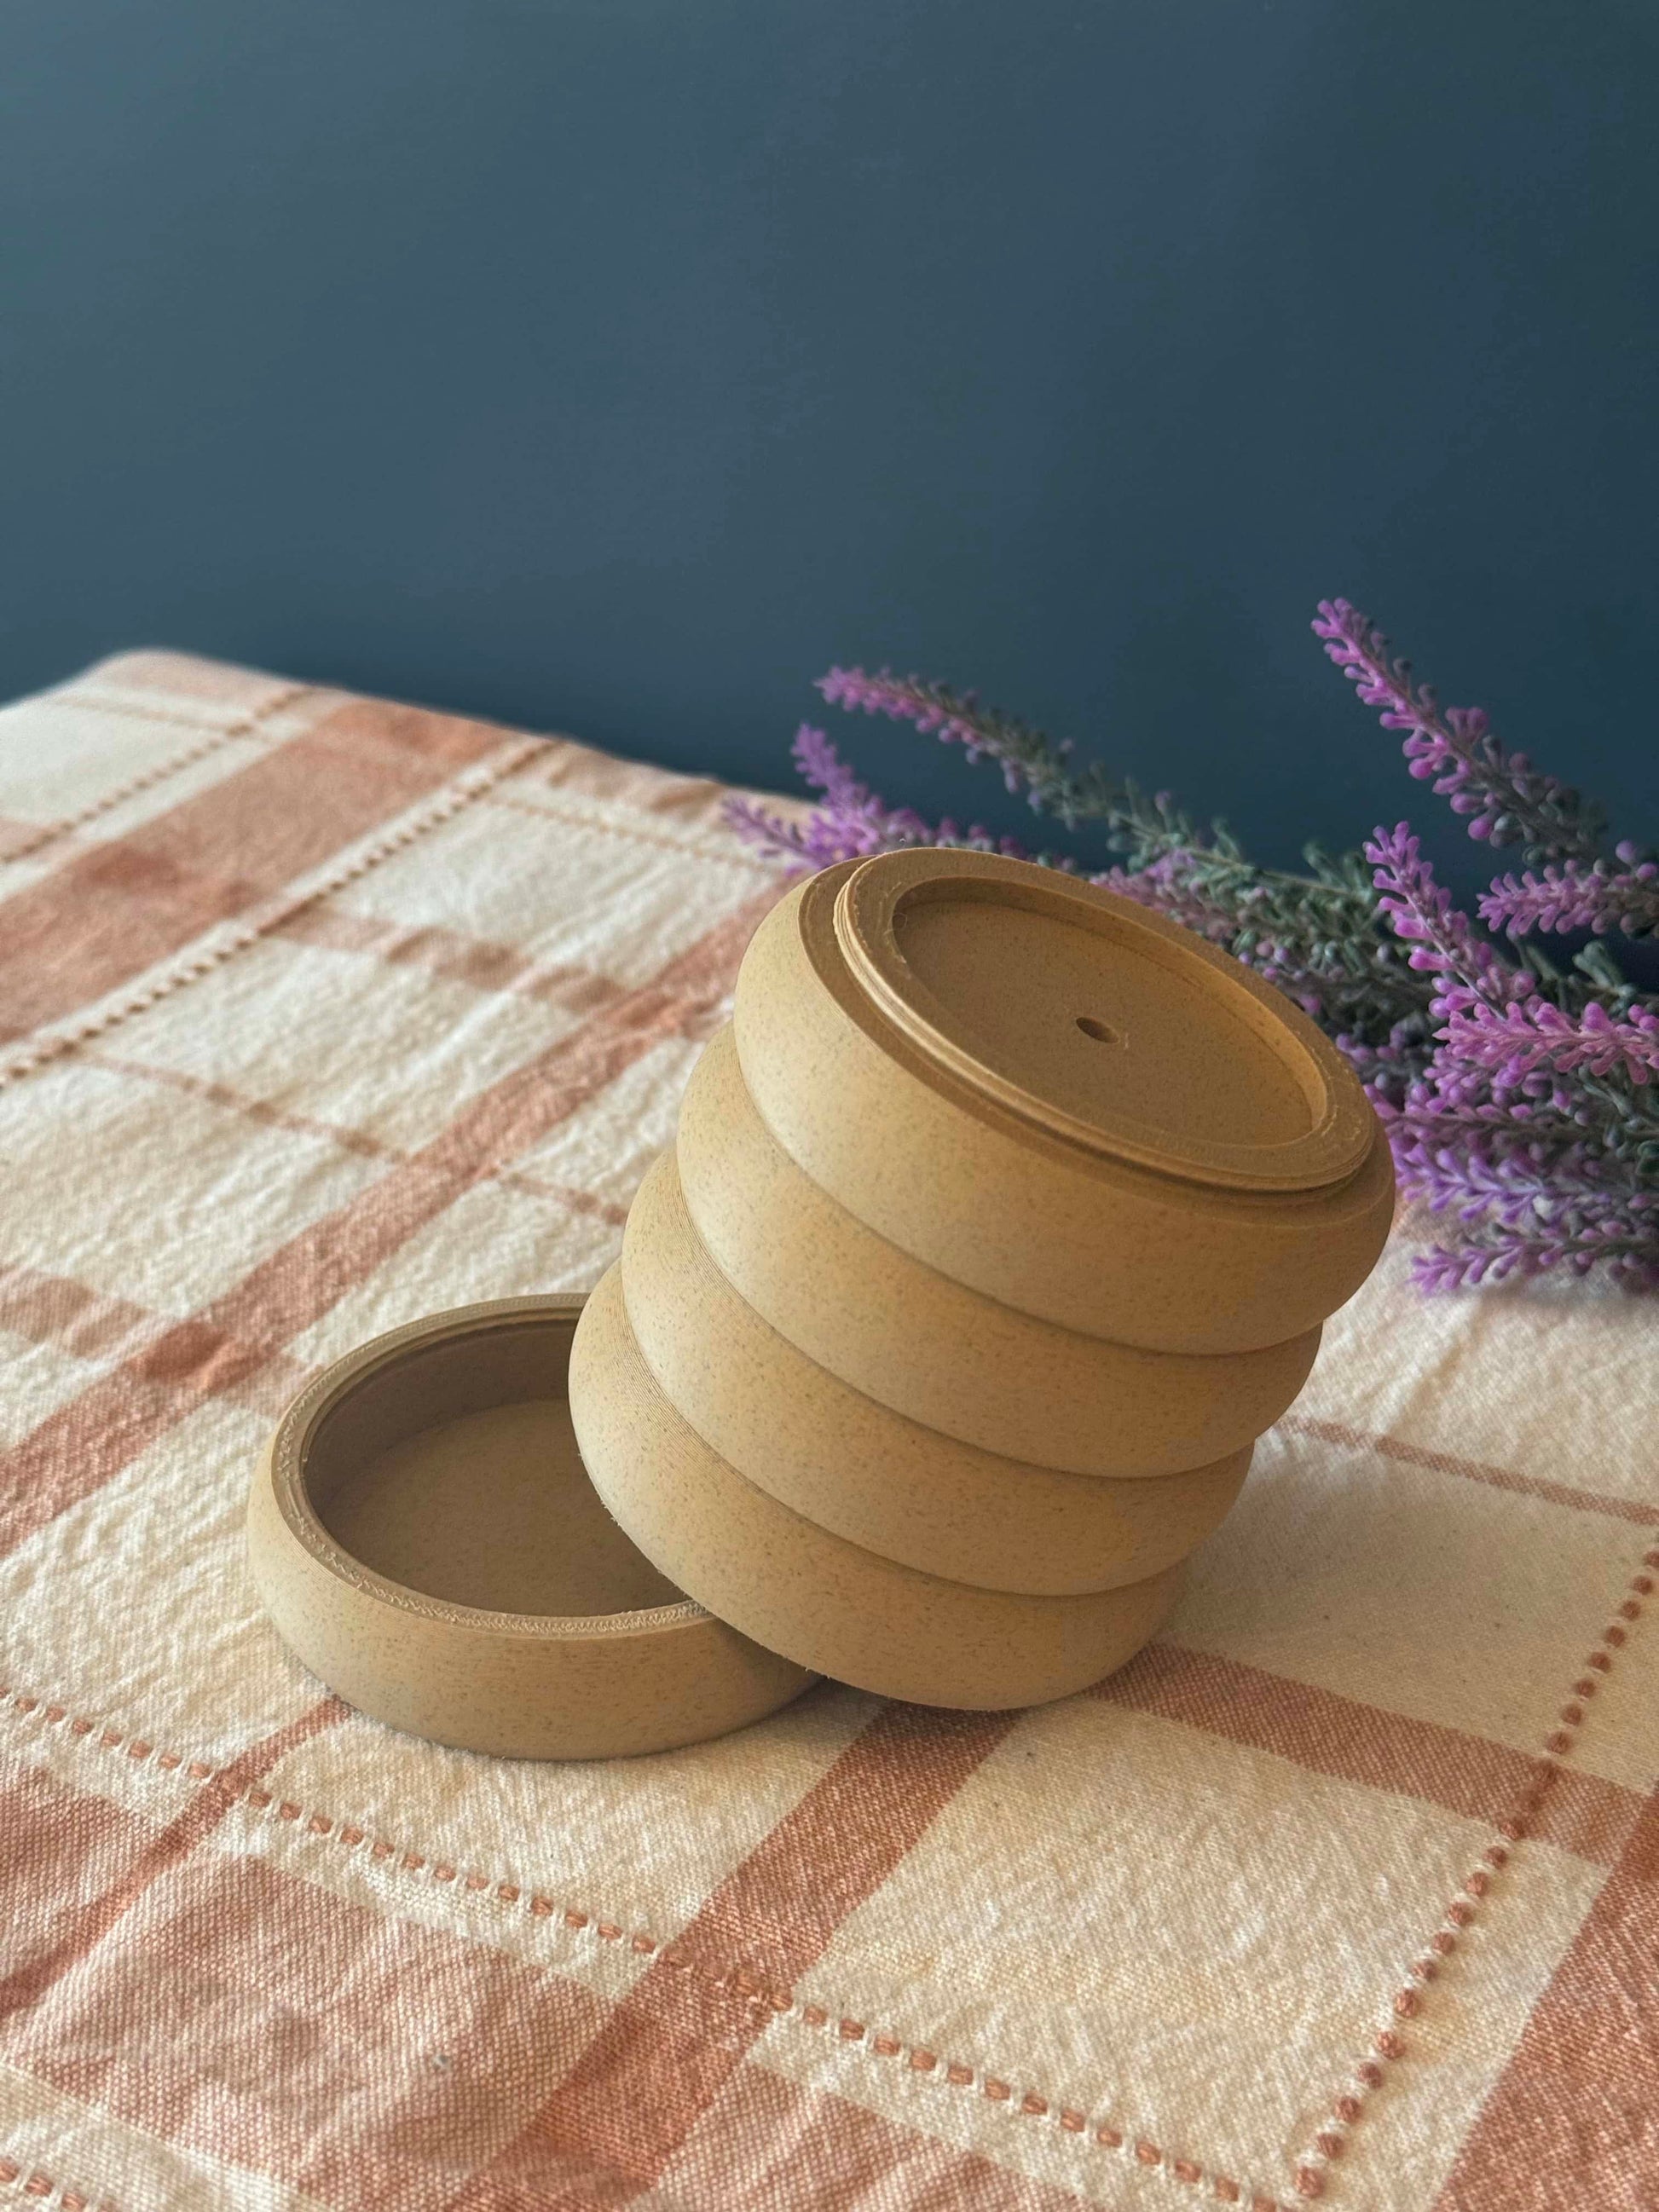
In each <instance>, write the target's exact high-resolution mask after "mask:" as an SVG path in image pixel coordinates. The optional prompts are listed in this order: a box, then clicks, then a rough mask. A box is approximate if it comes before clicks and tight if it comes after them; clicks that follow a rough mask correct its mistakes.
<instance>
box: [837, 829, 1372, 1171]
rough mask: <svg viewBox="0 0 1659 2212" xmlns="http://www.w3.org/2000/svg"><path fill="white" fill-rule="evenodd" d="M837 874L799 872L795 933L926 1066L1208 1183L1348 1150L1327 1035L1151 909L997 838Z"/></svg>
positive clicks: (1331, 1162)
mask: <svg viewBox="0 0 1659 2212" xmlns="http://www.w3.org/2000/svg"><path fill="white" fill-rule="evenodd" d="M836 877H837V878H839V880H838V882H836V883H829V882H827V881H826V882H824V883H823V887H822V889H819V888H818V886H817V885H812V884H809V885H808V887H807V893H808V895H807V896H806V898H805V901H804V902H803V905H802V908H801V927H802V928H803V930H804V932H805V934H806V937H807V939H808V943H809V946H810V947H811V949H812V950H813V951H815V953H816V954H817V956H818V957H819V958H820V959H825V958H827V959H829V960H831V961H833V962H837V963H839V964H841V965H842V969H843V970H844V972H845V973H846V974H847V975H848V977H849V979H850V980H851V981H852V982H853V983H854V985H855V986H856V987H857V988H858V990H859V991H860V993H861V994H862V995H863V996H864V997H865V998H866V1000H867V1001H868V1003H869V1005H870V1006H871V1008H872V1012H874V1014H875V1015H876V1017H877V1018H878V1023H879V1024H884V1025H885V1026H886V1027H887V1028H888V1030H890V1032H892V1033H895V1034H896V1037H897V1038H898V1039H901V1040H902V1042H903V1044H904V1045H906V1046H908V1048H909V1050H908V1052H906V1053H905V1054H903V1056H904V1057H905V1059H906V1060H907V1061H908V1063H909V1064H911V1065H912V1066H914V1067H915V1070H916V1072H917V1073H919V1074H921V1075H922V1076H923V1077H924V1078H925V1077H926V1076H927V1074H928V1073H929V1072H930V1071H931V1072H933V1073H935V1074H936V1075H937V1076H938V1077H939V1078H940V1079H943V1080H945V1082H947V1083H949V1084H951V1085H952V1086H953V1087H957V1088H958V1089H964V1090H966V1091H967V1092H968V1093H969V1096H970V1097H978V1098H980V1099H982V1100H984V1101H986V1102H987V1103H991V1104H993V1105H995V1106H998V1107H1000V1108H1002V1109H1004V1110H1005V1111H1006V1112H1008V1113H1011V1114H1012V1115H1015V1116H1017V1117H1018V1119H1019V1120H1020V1121H1024V1122H1025V1123H1026V1124H1027V1125H1028V1126H1030V1127H1034V1128H1036V1129H1038V1130H1041V1131H1042V1132H1043V1133H1046V1134H1047V1135H1048V1136H1049V1137H1051V1138H1054V1139H1059V1140H1060V1142H1062V1143H1065V1144H1068V1145H1073V1146H1077V1147H1079V1149H1080V1150H1082V1151H1084V1152H1090V1153H1093V1154H1095V1155H1097V1156H1102V1157H1105V1158H1115V1159H1120V1160H1125V1161H1129V1162H1132V1163H1133V1164H1135V1165H1137V1166H1141V1167H1146V1168H1152V1169H1154V1170H1158V1171H1160V1172H1161V1173H1163V1174H1165V1175H1170V1176H1179V1177H1181V1178H1182V1180H1184V1181H1188V1182H1198V1183H1204V1184H1209V1185H1212V1186H1216V1187H1218V1188H1233V1189H1249V1190H1261V1191H1310V1190H1316V1189H1320V1188H1325V1187H1328V1185H1330V1184H1333V1183H1337V1182H1344V1181H1346V1179H1347V1178H1348V1177H1349V1176H1352V1175H1353V1174H1354V1173H1355V1172H1356V1171H1357V1170H1358V1168H1359V1167H1360V1165H1361V1164H1362V1163H1363V1161H1364V1158H1365V1155H1366V1153H1367V1152H1368V1150H1369V1148H1370V1145H1371V1142H1372V1139H1373V1137H1374V1134H1375V1125H1374V1121H1373V1119H1372V1116H1371V1115H1370V1110H1369V1109H1368V1108H1367V1106H1366V1103H1365V1099H1364V1092H1363V1091H1361V1090H1360V1088H1359V1085H1358V1082H1357V1081H1356V1080H1355V1079H1354V1076H1353V1073H1352V1070H1351V1069H1350V1068H1349V1067H1348V1066H1347V1064H1346V1061H1345V1060H1343V1059H1342V1057H1341V1055H1340V1053H1338V1052H1337V1050H1336V1048H1334V1046H1333V1045H1332V1044H1331V1043H1330V1042H1329V1041H1328V1039H1327V1038H1326V1037H1324V1036H1322V1034H1321V1033H1320V1031H1319V1030H1317V1029H1316V1028H1315V1026H1314V1024H1312V1023H1311V1022H1310V1020H1309V1019H1308V1018H1307V1017H1306V1016H1305V1015H1304V1013H1303V1012H1301V1010H1300V1009H1299V1008H1298V1007H1296V1006H1292V1005H1291V1001H1290V1000H1288V999H1287V998H1285V995H1284V994H1283V993H1281V992H1279V991H1277V990H1275V989H1273V987H1272V986H1271V985H1270V984H1268V983H1266V982H1264V981H1262V979H1261V977H1260V976H1258V975H1253V974H1252V973H1251V972H1250V970H1249V969H1247V968H1245V967H1243V965H1242V964H1241V963H1239V962H1238V961H1237V960H1234V959H1232V958H1231V957H1230V956H1229V955H1227V954H1226V953H1224V952H1222V951H1218V949H1217V948H1216V947H1215V946H1214V945H1206V943H1205V942H1204V941H1203V940H1202V939H1200V938H1198V937H1195V936H1194V935H1193V934H1192V933H1190V932H1189V931H1188V930H1184V929H1181V928H1179V927H1176V924H1174V923H1173V922H1170V921H1165V920H1164V917H1163V916H1162V915H1157V914H1153V913H1151V912H1149V911H1148V910H1147V909H1146V908H1144V907H1141V906H1139V905H1137V904H1135V903H1134V902H1133V901H1132V900H1129V899H1125V898H1120V897H1118V896H1115V895H1114V894H1113V893H1111V892H1109V891H1107V890H1103V889H1101V887H1100V886H1099V885H1098V884H1090V883H1085V882H1081V881H1079V879H1078V878H1075V877H1071V876H1066V875H1064V874H1062V873H1060V872H1059V871H1058V870H1055V869H1052V868H1042V867H1038V866H1035V865H1033V864H1032V863H1030V862H1028V861H1023V860H1006V859H1004V858H1003V857H1002V856H1001V855H1000V854H988V853H968V852H952V851H949V850H940V849H933V848H928V849H918V850H915V851H908V852H901V853H887V854H879V855H877V856H876V857H874V858H872V859H870V860H864V861H861V862H860V863H859V864H858V865H857V866H854V867H853V868H852V869H851V870H850V871H849V872H846V873H845V874H844V875H843V874H842V872H841V871H839V870H837V871H836ZM815 894H816V895H815Z"/></svg>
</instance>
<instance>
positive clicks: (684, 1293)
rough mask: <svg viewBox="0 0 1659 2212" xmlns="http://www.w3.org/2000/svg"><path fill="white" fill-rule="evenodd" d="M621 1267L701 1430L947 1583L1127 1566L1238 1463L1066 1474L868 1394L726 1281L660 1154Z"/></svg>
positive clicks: (1224, 1486) (992, 1583)
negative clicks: (924, 1421)
mask: <svg viewBox="0 0 1659 2212" xmlns="http://www.w3.org/2000/svg"><path fill="white" fill-rule="evenodd" d="M622 1279H623V1298H624V1301H625V1303H626V1304H627V1308H628V1317H629V1324H630V1326H631V1328H632V1329H633V1332H634V1337H635V1342H636V1343H637V1344H638V1346H639V1348H640V1351H641V1355H642V1356H643V1358H644V1360H645V1363H646V1364H647V1367H648V1368H649V1369H650V1370H651V1372H652V1375H653V1377H654V1379H655V1381H656V1382H657V1383H658V1385H659V1388H660V1389H661V1390H662V1391H663V1393H664V1395H665V1396H666V1397H667V1398H668V1399H669V1401H671V1404H672V1405H673V1406H674V1407H675V1409H676V1411H677V1412H678V1413H681V1414H682V1415H683V1416H684V1419H686V1420H687V1421H688V1422H689V1423H690V1425H691V1427H692V1428H694V1429H695V1430H696V1431H697V1434H698V1435H699V1436H700V1437H702V1440H703V1442H704V1443H707V1444H708V1445H710V1446H711V1447H712V1448H713V1449H714V1450H715V1451H716V1452H718V1453H719V1454H720V1457H721V1458H722V1459H724V1460H726V1461H727V1462H729V1463H730V1464H731V1465H732V1467H734V1468H736V1469H737V1470H738V1473H739V1474H742V1475H744V1476H746V1477H747V1478H748V1480H750V1482H752V1483H754V1484H755V1486H757V1488H758V1489H761V1490H763V1491H765V1492H767V1493H768V1495H769V1496H770V1497H772V1498H776V1499H777V1500H778V1502H779V1503H780V1504H783V1505H787V1506H789V1507H791V1508H792V1509H793V1510H794V1511H795V1512H797V1513H799V1514H801V1515H803V1516H805V1518H806V1519H807V1520H809V1521H815V1522H817V1524H818V1526H819V1527H820V1528H828V1529H830V1530H832V1531H833V1532H834V1534H836V1535H838V1536H844V1537H846V1538H847V1539H848V1541H849V1542H851V1543H854V1544H860V1545H862V1546H863V1547H864V1548H865V1549H866V1551H871V1552H876V1553H880V1554H881V1555H882V1556H883V1557H884V1558H885V1559H896V1560H898V1561H900V1562H901V1563H902V1565H906V1566H910V1567H916V1568H920V1569H921V1571H923V1572H925V1573H927V1574H932V1575H942V1576H944V1577H945V1578H946V1579H947V1580H949V1581H952V1582H961V1583H972V1584H974V1585H975V1586H976V1587H978V1588H980V1589H998V1590H1013V1591H1018V1592H1021V1593H1024V1594H1025V1595H1048V1596H1069V1595H1078V1594H1080V1593H1085V1592H1088V1591H1092V1590H1104V1589H1121V1587H1122V1586H1123V1585H1124V1584H1126V1583H1135V1582H1140V1581H1143V1580H1144V1579H1145V1578H1146V1577H1147V1576H1148V1575H1152V1574H1156V1573H1158V1572H1159V1571H1160V1570H1162V1569H1163V1568H1164V1567H1167V1566H1170V1565H1174V1563H1175V1562H1176V1560H1177V1559H1184V1558H1185V1557H1186V1555H1187V1553H1188V1552H1190V1551H1191V1550H1192V1548H1193V1547H1194V1544H1196V1543H1198V1542H1200V1541H1201V1540H1202V1539H1203V1538H1204V1537H1206V1536H1207V1535H1208V1534H1209V1533H1210V1531H1211V1529H1212V1528H1214V1527H1215V1526H1216V1524H1217V1523H1218V1522H1219V1521H1220V1520H1221V1518H1222V1516H1224V1515H1225V1512H1226V1511H1227V1509H1228V1507H1229V1506H1230V1505H1231V1504H1232V1502H1233V1500H1234V1498H1236V1497H1237V1495H1238V1492H1239V1491H1240V1489H1241V1488H1242V1487H1243V1481H1244V1478H1245V1475H1246V1474H1247V1472H1248V1471H1249V1464H1250V1446H1249V1444H1248V1443H1246V1444H1245V1445H1243V1447H1242V1448H1241V1449H1239V1450H1237V1451H1236V1452H1234V1453H1232V1454H1231V1455H1230V1456H1229V1457H1228V1458H1226V1459H1224V1460H1222V1461H1220V1462H1218V1464H1217V1465H1215V1466H1212V1467H1202V1468H1194V1469H1193V1470H1192V1471H1191V1472H1190V1473H1188V1474H1165V1475H1156V1476H1152V1477H1149V1478H1146V1479H1145V1480H1138V1481H1137V1480H1111V1479H1109V1478H1104V1477H1098V1476H1094V1475H1086V1474H1061V1473H1060V1472H1057V1471H1056V1470H1054V1469H1053V1468H1045V1467H1038V1466H1033V1465H1031V1464H1030V1463H1029V1462H1023V1461H1019V1460H1013V1459H1006V1458H1003V1457H1001V1456H1000V1455H997V1454H994V1453H992V1452H987V1451H981V1450H980V1449H978V1448H977V1447H976V1446H975V1445H973V1444H967V1443H961V1442H959V1441H958V1440H957V1438H956V1437H947V1436H945V1435H943V1434H942V1433H941V1432H940V1431H939V1430H937V1429H930V1428H925V1427H923V1426H922V1425H921V1423H919V1422H916V1421H912V1420H908V1419H906V1418H905V1417H904V1415H903V1414H902V1413H894V1412H893V1411H892V1410H891V1409H890V1407H886V1406H882V1405H878V1404H877V1402H876V1401H875V1400H874V1399H873V1398H866V1396H865V1395H864V1394H863V1393H862V1392H861V1391H859V1390H855V1389H853V1388H852V1386H851V1385H850V1384H849V1383H843V1382H842V1381H841V1380H840V1379H839V1378H838V1377H837V1376H834V1375H831V1374H830V1373H829V1370H828V1369H827V1368H823V1367H820V1366H819V1365H818V1364H817V1362H816V1361H814V1360H811V1359H809V1358H807V1357H806V1355H805V1352H798V1351H797V1350H796V1349H795V1347H794V1346H793V1345H792V1344H791V1343H790V1342H789V1341H788V1340H787V1338H786V1337H783V1336H781V1335H780V1334H778V1332H777V1331H776V1330H775V1328H772V1327H771V1326H770V1324H769V1322H765V1321H763V1319H762V1318H761V1316H760V1315H759V1314H757V1312H756V1311H755V1310H754V1308H753V1307H752V1306H751V1305H750V1304H748V1302H747V1301H746V1300H745V1299H744V1298H741V1297H738V1293H737V1291H735V1290H733V1288H732V1285H731V1284H730V1283H729V1282H727V1280H726V1278H725V1276H724V1275H722V1274H721V1273H720V1269H719V1268H718V1267H716V1266H715V1264H714V1261H713V1259H712V1258H711V1257H710V1255H709V1254H708V1249H707V1248H706V1247H705V1246H704V1244H703V1243H702V1239H701V1237H699V1236H698V1235H697V1232H696V1228H695V1227H694V1225H693V1224H692V1221H691V1218H690V1214H689V1213H688V1212H687V1211H686V1206H685V1197H684V1192H683V1191H682V1189H681V1188H680V1182H679V1176H678V1171H677V1169H676V1165H675V1159H674V1155H673V1153H672V1152H666V1153H665V1154H664V1155H663V1157H662V1158H660V1159H659V1160H658V1162H657V1163H656V1164H655V1165H654V1166H653V1168H652V1170H651V1171H650V1173H649V1174H648V1175H647V1176H646V1179H645V1181H644V1182H643V1183H642V1184H641V1187H640V1190H639V1194H638V1195H637V1196H636V1197H635V1200H634V1204H633V1207H632V1210H631V1211H630V1212H629V1217H628V1229H627V1233H626V1235H625V1236H624V1237H623V1256H622Z"/></svg>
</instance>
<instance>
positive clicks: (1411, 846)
mask: <svg viewBox="0 0 1659 2212" xmlns="http://www.w3.org/2000/svg"><path fill="white" fill-rule="evenodd" d="M1364 851H1365V858H1366V859H1367V860H1369V861H1370V866H1371V874H1372V880H1373V881H1374V882H1375V884H1376V890H1377V900H1376V903H1377V907H1378V909H1379V911H1380V912H1382V913H1383V914H1384V915H1386V916H1387V917H1388V921H1389V927H1390V928H1391V929H1392V930H1393V932H1394V933H1395V936H1396V937H1398V938H1401V939H1403V940H1404V941H1405V942H1406V943H1407V944H1408V945H1410V946H1411V955H1410V957H1411V964H1412V966H1413V968H1416V969H1421V970H1424V971H1425V972H1427V973H1429V974H1431V975H1437V976H1439V977H1441V978H1442V979H1443V987H1444V985H1446V984H1450V983H1454V982H1458V983H1462V984H1463V985H1464V986H1465V987H1467V988H1468V989H1469V990H1471V991H1474V992H1476V993H1478V994H1481V995H1483V996H1489V997H1490V998H1491V999H1492V1000H1493V1002H1494V1003H1496V1004H1498V1005H1503V1004H1505V1003H1506V1002H1507V1001H1508V1000H1510V999H1513V998H1524V997H1528V996H1529V995H1530V994H1531V993H1532V991H1533V989H1534V983H1533V979H1532V978H1531V976H1529V975H1525V974H1524V973H1522V970H1521V969H1516V968H1513V967H1511V966H1510V964H1509V963H1508V962H1507V961H1505V960H1504V959H1503V958H1502V957H1500V956H1499V954H1498V952H1497V951H1495V950H1494V949H1493V947H1492V945H1488V944H1487V943H1486V940H1485V939H1483V938H1480V937H1477V936H1476V935H1475V933H1474V925H1473V924H1472V923H1471V921H1469V918H1468V915H1466V914H1462V913H1460V912H1459V910H1458V909H1457V908H1456V907H1455V906H1454V905H1453V904H1452V899H1451V893H1450V892H1449V890H1445V888H1444V887H1443V885H1442V884H1437V882H1436V881H1435V878H1434V870H1433V869H1432V868H1431V866H1430V865H1429V863H1428V862H1427V861H1426V860H1425V859H1424V858H1423V853H1422V844H1421V841H1420V840H1419V838H1416V837H1413V835H1412V827H1411V824H1410V823H1409V822H1401V823H1396V824H1395V827H1394V829H1376V830H1373V831H1372V833H1371V836H1370V842H1368V843H1367V844H1366V846H1365V848H1364ZM1439 1004H1440V1001H1439V999H1438V998H1437V1000H1436V1002H1435V1011H1438V1010H1439Z"/></svg>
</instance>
